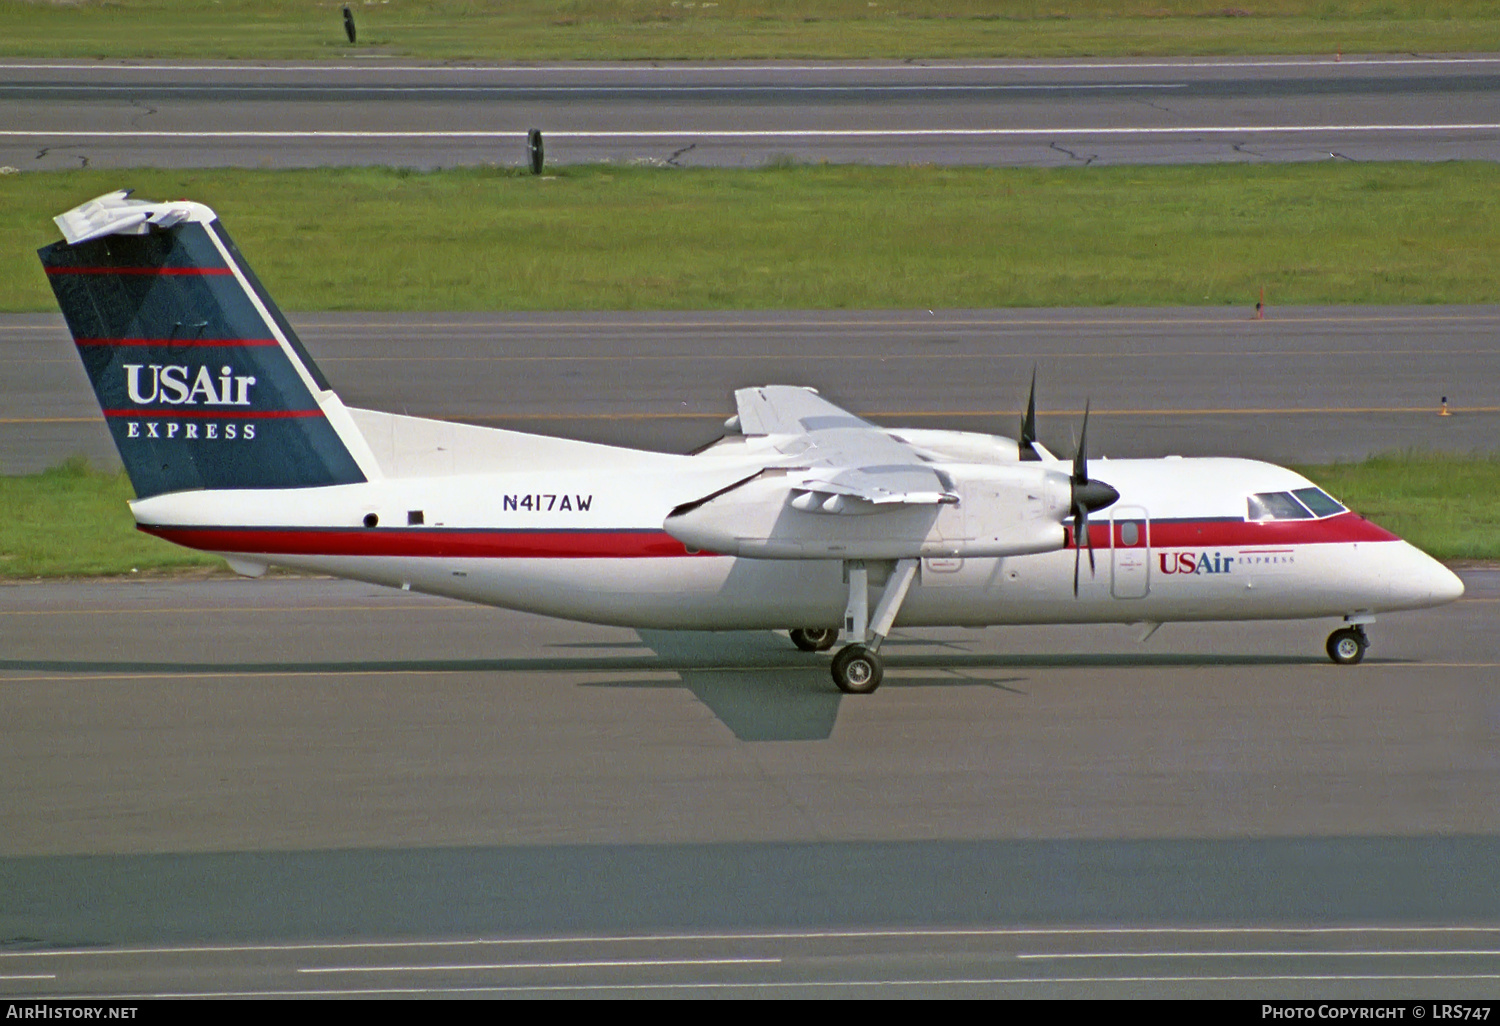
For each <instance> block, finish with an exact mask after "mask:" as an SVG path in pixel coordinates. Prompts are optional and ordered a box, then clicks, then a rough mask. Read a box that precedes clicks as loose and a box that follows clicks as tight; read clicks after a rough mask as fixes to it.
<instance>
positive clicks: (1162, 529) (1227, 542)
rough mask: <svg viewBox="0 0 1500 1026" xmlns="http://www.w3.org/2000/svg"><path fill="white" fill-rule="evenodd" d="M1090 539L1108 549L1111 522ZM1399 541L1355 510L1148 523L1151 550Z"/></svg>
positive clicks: (1092, 529) (1093, 526) (1092, 528)
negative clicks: (1305, 516) (1320, 515)
mask: <svg viewBox="0 0 1500 1026" xmlns="http://www.w3.org/2000/svg"><path fill="white" fill-rule="evenodd" d="M1069 533H1070V534H1071V532H1069ZM1119 534H1120V526H1119V525H1116V526H1115V541H1116V542H1119V541H1120V537H1119ZM1089 540H1090V541H1092V542H1093V543H1094V548H1096V549H1099V548H1108V547H1109V543H1110V525H1109V524H1108V523H1099V522H1097V521H1096V522H1094V523H1090V524H1089ZM1143 540H1144V539H1143ZM1400 540H1401V539H1400V538H1398V537H1397V536H1396V535H1394V534H1392V533H1391V532H1389V531H1387V530H1386V529H1385V528H1383V527H1380V526H1379V525H1377V524H1372V523H1370V521H1368V520H1366V519H1365V518H1364V517H1362V516H1360V515H1359V514H1358V513H1340V514H1338V515H1337V516H1332V517H1325V518H1324V519H1322V520H1255V521H1249V520H1153V521H1151V522H1150V538H1149V541H1150V543H1151V548H1153V549H1199V548H1204V547H1209V548H1212V547H1215V546H1219V547H1226V546H1233V547H1235V548H1254V547H1257V546H1261V545H1279V546H1284V545H1325V544H1330V543H1339V542H1389V541H1400ZM1070 544H1071V541H1070ZM1118 547H1121V548H1132V547H1133V548H1143V547H1144V546H1143V545H1136V546H1124V545H1121V546H1118Z"/></svg>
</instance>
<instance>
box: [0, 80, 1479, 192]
mask: <svg viewBox="0 0 1500 1026" xmlns="http://www.w3.org/2000/svg"><path fill="white" fill-rule="evenodd" d="M0 111H3V117H0V164H4V165H9V166H13V167H16V168H19V169H21V170H31V169H48V168H75V167H81V166H87V167H136V166H143V165H149V166H157V167H210V166H243V167H308V166H321V165H347V164H393V165H397V166H407V167H418V168H432V167H451V166H455V165H462V164H483V163H500V164H513V165H517V166H519V165H522V164H523V163H524V162H525V158H524V138H525V134H526V132H527V130H528V129H531V128H539V129H541V130H542V131H543V133H544V138H545V140H546V146H547V153H548V155H549V159H550V160H551V161H553V162H558V163H575V162H582V161H601V160H615V161H641V162H646V163H670V164H678V165H683V166H688V165H727V166H756V165H761V164H764V163H766V162H767V161H770V160H776V159H793V160H803V161H816V160H829V161H835V162H861V163H876V164H905V163H936V164H987V165H993V164H1008V165H1025V166H1065V165H1076V164H1091V163H1108V164H1140V163H1187V162H1219V161H1252V162H1258V161H1305V160H1329V159H1341V160H1494V159H1497V158H1500V56H1496V55H1493V54H1475V55H1443V56H1434V55H1393V56H1386V57H1356V56H1353V55H1351V56H1350V57H1349V58H1347V59H1343V58H1342V57H1341V56H1340V55H1336V54H1326V55H1318V56H1312V57H1273V58H1262V59H1243V58H1232V59H1223V58H1220V59H1214V58H1204V59H1196V58H1194V59H1150V60H1115V61H1087V60H1085V61H947V62H848V63H806V62H771V63H729V64H710V63H668V64H659V63H650V64H648V63H633V64H617V65H604V64H562V65H515V66H494V65H434V64H412V63H408V62H401V61H391V60H386V59H380V58H376V59H363V60H359V61H346V62H339V61H329V62H327V63H321V64H312V65H296V64H256V63H248V64H241V63H228V64H208V63H180V62H129V63H119V62H88V61H54V62H47V61H8V62H5V63H3V64H0Z"/></svg>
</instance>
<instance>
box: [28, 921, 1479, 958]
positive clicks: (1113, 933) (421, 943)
mask: <svg viewBox="0 0 1500 1026" xmlns="http://www.w3.org/2000/svg"><path fill="white" fill-rule="evenodd" d="M1459 933H1469V934H1497V935H1500V926H1104V927H1064V926H1058V927H1047V926H1039V927H975V928H973V929H908V930H767V931H751V932H742V933H637V934H614V935H611V934H583V935H578V936H560V937H482V938H463V939H457V940H389V941H347V942H338V941H334V942H328V943H319V942H305V943H291V944H206V945H185V946H163V947H128V948H64V949H60V950H56V951H0V959H6V958H48V957H90V958H98V957H101V956H110V955H202V954H214V953H234V952H249V951H367V950H390V949H403V950H404V949H411V948H472V947H484V946H487V945H495V946H501V945H544V944H642V943H646V944H658V943H662V942H666V941H684V942H692V943H702V942H705V941H757V940H890V939H901V938H911V939H919V940H920V939H935V938H972V937H979V938H983V937H1143V936H1183V937H1187V936H1226V937H1237V936H1247V935H1249V936H1260V935H1266V934H1272V935H1287V934H1298V935H1307V936H1319V937H1324V936H1348V935H1360V934H1376V935H1391V934H1412V935H1417V936H1424V935H1442V934H1459Z"/></svg>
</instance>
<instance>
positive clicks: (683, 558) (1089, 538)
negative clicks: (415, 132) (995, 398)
mask: <svg viewBox="0 0 1500 1026" xmlns="http://www.w3.org/2000/svg"><path fill="white" fill-rule="evenodd" d="M54 220H55V221H56V223H57V225H58V227H59V228H60V229H61V231H62V234H63V238H64V241H62V242H57V243H53V244H51V245H49V246H46V247H44V248H42V249H41V250H39V255H40V257H41V261H42V264H43V266H44V268H45V270H46V273H47V278H48V281H49V282H50V283H51V285H52V288H53V290H54V292H55V294H56V296H57V301H58V305H59V306H60V307H61V309H62V312H63V316H64V318H65V320H66V321H67V324H68V328H69V330H70V331H71V333H72V335H73V339H74V342H75V343H76V346H77V349H78V352H79V355H80V357H81V358H82V360H83V363H84V366H85V368H86V370H87V372H88V375H89V378H90V380H91V382H92V384H93V387H94V390H95V392H96V394H97V396H98V400H99V403H100V405H101V408H102V409H103V412H104V417H105V420H106V422H107V424H108V427H109V430H110V432H111V434H112V436H113V438H114V442H115V444H116V446H117V447H118V449H119V452H120V458H121V460H122V461H123V463H124V466H125V469H126V472H127V473H128V475H129V477H130V481H131V484H132V485H133V486H134V488H135V492H136V496H137V498H136V499H135V500H134V501H133V502H131V504H130V508H131V511H132V513H133V515H134V517H135V520H136V523H137V526H138V528H139V529H140V530H142V531H145V532H147V533H148V534H152V535H155V536H157V537H159V538H163V539H166V540H167V541H170V542H175V543H176V544H179V545H184V546H188V547H190V548H194V549H200V550H204V551H207V552H213V553H217V554H218V555H220V556H222V557H223V558H224V559H225V560H226V561H227V562H228V564H229V566H230V567H231V568H232V569H233V570H235V571H236V572H238V573H240V574H244V575H248V576H259V575H260V574H263V573H265V571H266V569H267V568H268V567H270V566H273V565H274V566H280V567H287V568H291V569H293V570H300V571H308V572H312V573H318V574H327V575H332V576H336V577H343V578H351V579H355V580H360V581H366V582H370V583H374V584H380V585H387V586H392V587H398V588H402V589H408V590H413V591H418V592H426V593H430V594H434V595H444V596H450V597H452V598H456V599H463V600H467V601H471V602H478V603H486V604H489V605H492V606H500V607H504V608H509V609H518V610H526V611H530V612H535V613H541V614H545V615H548V616H553V617H561V618H565V619H571V620H575V621H583V622H591V623H599V624H614V625H619V626H626V627H636V628H657V629H677V630H705V631H714V630H738V629H773V630H776V629H781V630H787V631H788V632H789V634H790V639H791V641H792V643H794V644H795V645H796V646H797V647H798V648H799V649H802V650H804V651H808V652H824V651H828V650H829V649H831V648H833V647H834V646H835V645H838V644H840V643H841V647H840V649H839V651H838V652H837V653H836V654H835V655H834V656H833V658H832V663H831V666H830V671H831V674H832V677H833V680H834V683H835V684H836V685H837V686H838V688H839V689H840V690H842V691H844V692H846V693H850V694H867V693H870V692H873V691H875V690H876V688H877V687H878V686H879V685H880V683H881V679H882V676H883V674H884V666H883V661H882V658H881V655H880V648H881V644H882V642H883V641H884V640H885V639H886V638H887V637H889V636H890V634H891V632H892V630H893V629H895V628H896V627H916V626H965V627H984V626H990V625H1000V624H1058V623H1129V624H1140V625H1142V626H1143V629H1144V634H1143V637H1142V640H1144V637H1145V636H1149V634H1150V633H1151V632H1152V631H1154V630H1155V629H1156V628H1157V627H1158V626H1160V625H1161V624H1163V623H1167V622H1178V621H1207V620H1262V619H1303V618H1322V617H1342V618H1343V621H1344V625H1343V626H1342V627H1340V628H1338V629H1336V630H1334V631H1333V633H1332V634H1331V635H1330V636H1329V638H1328V641H1327V646H1326V649H1327V653H1328V656H1329V658H1330V659H1332V660H1333V661H1334V662H1335V663H1339V664H1346V665H1347V664H1354V663H1358V662H1359V661H1360V660H1361V659H1362V658H1363V657H1364V654H1365V651H1366V649H1367V647H1368V645H1369V638H1368V635H1367V634H1366V632H1365V628H1366V627H1367V626H1368V625H1369V624H1370V623H1373V622H1374V620H1375V618H1376V615H1377V614H1380V613H1385V612H1393V611H1397V610H1408V609H1421V608H1426V607H1430V606H1436V605H1439V604H1442V603H1445V602H1451V601H1453V600H1455V599H1457V598H1459V597H1460V596H1461V595H1462V594H1463V590H1464V588H1463V583H1462V582H1461V581H1460V580H1459V579H1458V577H1456V576H1455V575H1454V574H1453V573H1452V572H1450V571H1449V570H1448V569H1447V568H1445V567H1444V566H1443V565H1442V564H1440V563H1438V562H1437V561H1436V560H1434V559H1432V558H1431V557H1429V556H1427V555H1426V554H1425V553H1423V552H1421V551H1419V550H1418V549H1416V548H1414V547H1413V546H1411V545H1409V544H1408V543H1406V542H1404V541H1402V540H1401V539H1400V538H1398V537H1396V536H1395V535H1394V534H1391V533H1390V532H1389V531H1386V530H1384V529H1383V528H1380V527H1378V526H1376V525H1375V524H1373V523H1371V522H1370V521H1368V520H1366V519H1364V518H1363V517H1361V516H1359V515H1358V514H1356V513H1354V512H1352V511H1350V510H1348V509H1346V508H1345V507H1344V506H1343V505H1342V504H1340V503H1339V502H1338V501H1336V500H1335V499H1333V498H1332V497H1331V496H1329V495H1328V494H1327V493H1326V492H1324V491H1323V490H1322V489H1320V488H1319V487H1317V486H1316V485H1315V484H1313V483H1312V482H1311V481H1309V480H1307V479H1306V478H1304V477H1302V476H1301V475H1299V474H1296V473H1294V472H1292V471H1290V470H1287V469H1284V468H1282V467H1278V466H1274V465H1271V464H1268V463H1262V462H1256V461H1253V460H1246V459H1221V458H1212V459H1201V458H1194V459H1185V458H1180V457H1173V456H1168V457H1166V458H1162V459H1117V460H1095V461H1092V462H1091V461H1090V460H1089V458H1088V456H1087V451H1086V449H1087V438H1088V412H1087V409H1085V413H1084V418H1083V428H1082V430H1081V432H1080V434H1079V439H1078V450H1077V453H1076V454H1075V456H1074V457H1073V459H1072V460H1071V461H1066V460H1063V459H1059V458H1058V457H1056V456H1054V455H1053V454H1052V453H1051V452H1049V451H1048V450H1047V449H1046V448H1044V447H1043V446H1042V445H1041V443H1040V442H1038V441H1037V437H1036V380H1035V375H1034V374H1033V379H1032V388H1031V396H1030V399H1029V400H1028V403H1027V411H1026V414H1025V417H1024V419H1023V421H1022V424H1021V431H1020V435H1019V437H1018V438H1016V439H1009V438H1004V437H1000V436H995V435H986V434H979V433H974V432H963V431H946V430H934V429H917V428H884V427H879V426H877V425H875V424H872V423H870V422H868V421H866V420H864V419H862V418H860V417H857V416H855V415H854V414H852V413H850V412H848V411H846V410H844V409H841V408H840V407H838V406H836V405H834V404H833V403H830V402H828V401H827V400H825V399H823V398H821V397H820V396H819V395H818V394H817V393H816V392H815V391H814V390H813V389H810V388H805V387H801V386H795V385H766V386H761V387H754V388H742V389H739V390H737V391H736V392H735V393H734V402H735V407H736V411H735V414H734V415H733V416H731V417H730V418H729V419H728V420H727V421H726V422H725V430H724V434H723V436H722V437H721V438H719V439H718V440H717V441H715V442H713V443H711V444H709V445H708V446H706V447H705V448H703V449H700V450H699V451H697V452H694V453H691V454H674V453H661V452H651V451H642V450H633V449H626V448H620V447H616V446H610V445H601V444H596V443H590V442H582V441H575V440H571V439H563V438H554V437H547V436H540V435H532V434H525V433H521V432H516V431H507V430H501V429H495V428H484V427H478V426H473V425H467V424H460V423H452V422H448V421H440V420H430V419H424V418H418V417H410V416H400V415H396V414H391V413H382V412H377V411H373V410H365V409H359V408H356V407H352V406H345V405H344V403H343V402H342V401H341V400H340V399H339V397H338V395H337V394H336V393H335V392H334V391H333V390H332V388H331V387H330V385H329V383H328V381H327V379H326V378H325V377H324V376H323V373H322V372H321V371H320V370H319V369H318V366H317V364H316V363H315V362H314V361H313V359H312V357H311V355H310V354H309V353H308V352H307V350H306V349H305V348H304V346H303V344H302V342H301V341H300V340H299V339H298V337H297V334H296V332H295V331H293V330H292V327H291V325H290V324H288V323H287V320H286V318H285V317H284V316H283V315H282V313H281V311H280V310H279V309H278V308H277V306H276V304H275V303H274V302H273V301H272V300H271V297H270V296H269V295H268V294H267V292H266V290H265V288H264V287H263V286H262V285H261V283H260V281H259V279H258V278H256V276H255V274H254V272H252V271H251V269H250V266H249V264H248V263H246V261H245V260H244V258H243V257H242V256H241V255H240V251H239V249H238V247H236V245H235V244H234V242H233V240H232V239H231V238H230V236H229V234H228V233H227V231H226V230H225V229H224V226H223V224H222V223H221V222H220V221H219V219H218V217H217V215H216V214H215V213H214V212H213V211H212V210H211V209H209V208H208V207H207V206H204V205H202V204H200V203H195V202H191V201H186V200H184V201H173V202H165V203H153V202H148V201H144V200H137V199H133V198H131V196H130V194H129V192H128V191H125V190H122V191H118V192H114V193H110V194H108V195H105V196H100V197H98V198H97V199H94V200H91V201H89V202H87V203H84V204H82V205H80V206H78V207H76V208H74V209H72V210H70V211H68V212H67V213H64V214H61V215H59V216H58V217H56V218H55V219H54ZM1096 472H1097V474H1098V475H1100V476H1095V475H1096ZM1105 478H1107V481H1106V480H1105ZM1085 557H1086V561H1087V564H1088V573H1087V574H1084V573H1083V572H1082V568H1083V564H1084V562H1085Z"/></svg>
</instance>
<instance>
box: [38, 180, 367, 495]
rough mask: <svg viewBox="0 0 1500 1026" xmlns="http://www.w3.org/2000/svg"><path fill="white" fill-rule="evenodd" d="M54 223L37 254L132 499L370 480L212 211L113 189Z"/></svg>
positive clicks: (322, 390)
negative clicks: (52, 235)
mask: <svg viewBox="0 0 1500 1026" xmlns="http://www.w3.org/2000/svg"><path fill="white" fill-rule="evenodd" d="M142 215H145V216H144V217H143V216H142ZM57 220H58V224H59V225H60V226H62V227H63V229H64V232H65V234H67V236H68V238H69V239H70V241H69V242H58V243H54V244H53V245H51V246H47V247H45V248H43V249H41V250H39V251H38V253H39V255H40V256H41V259H42V265H43V266H44V267H45V268H46V271H47V278H48V281H50V282H51V284H52V290H53V292H54V293H56V295H57V303H58V306H60V307H61V308H62V312H63V317H64V318H65V319H66V320H67V322H68V329H69V330H70V331H71V332H72V333H73V340H74V342H75V343H77V346H78V353H79V355H80V356H81V357H82V358H83V365H84V367H85V369H86V370H87V371H88V375H89V380H90V381H92V382H93V385H94V391H95V393H96V394H97V395H98V397H99V405H100V406H101V407H102V408H103V410H104V417H105V420H106V421H107V422H108V424H109V429H110V432H111V434H113V436H114V440H115V445H116V446H117V447H118V448H119V450H120V458H121V459H122V460H123V461H124V463H125V470H126V472H127V473H128V474H129V475H130V481H131V484H133V485H134V486H135V491H136V495H137V496H139V497H141V498H145V497H147V496H151V495H157V494H160V493H162V492H177V491H187V490H192V489H201V488H304V487H313V486H318V485H335V484H352V483H356V482H360V481H364V480H365V474H364V473H363V472H362V471H361V470H360V466H359V463H358V462H357V461H356V459H355V457H354V456H353V455H351V453H350V448H349V446H348V445H347V444H346V443H345V439H344V438H342V437H340V433H339V431H338V430H337V429H336V428H335V426H334V424H333V423H331V422H330V421H329V418H328V414H327V412H325V406H330V405H331V406H333V407H337V410H338V411H339V412H341V411H342V406H341V405H340V404H339V403H338V399H337V397H336V396H333V395H332V394H331V392H330V391H329V389H328V384H327V382H326V381H325V380H324V378H323V376H322V374H321V372H319V370H318V368H317V365H316V364H314V363H313V361H312V359H311V358H310V357H309V356H308V355H307V353H306V351H305V350H304V349H303V348H302V343H301V342H300V341H299V340H298V338H297V335H296V333H295V332H293V331H292V329H291V327H290V326H289V325H288V324H287V322H286V319H285V318H284V317H283V316H282V315H281V311H280V310H278V309H277V308H276V304H275V303H273V302H272V301H271V298H270V296H268V295H267V294H266V292H265V290H264V289H263V288H262V287H261V284H260V282H259V281H258V280H257V279H256V277H255V275H254V273H253V272H251V270H250V268H249V266H248V265H247V264H246V263H245V261H244V260H243V259H242V258H241V257H240V253H239V250H238V249H237V248H236V247H235V244H234V242H233V241H232V240H231V239H230V238H229V235H228V233H227V232H225V231H224V228H223V226H222V225H221V224H220V223H219V222H218V220H217V218H216V217H215V216H214V214H213V212H212V211H211V210H209V209H208V208H207V207H203V206H200V205H198V204H170V205H169V204H148V203H143V202H140V201H134V200H128V199H126V198H125V194H123V193H115V194H113V195H112V196H108V197H100V199H98V200H95V201H93V202H92V203H89V204H85V205H84V206H83V207H79V208H78V209H77V210H75V211H70V212H69V213H68V214H64V215H62V216H61V217H59V218H58V219H57ZM343 420H344V422H345V423H347V418H343ZM345 430H352V427H348V428H345Z"/></svg>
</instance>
